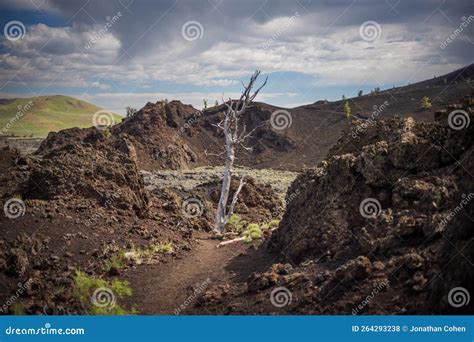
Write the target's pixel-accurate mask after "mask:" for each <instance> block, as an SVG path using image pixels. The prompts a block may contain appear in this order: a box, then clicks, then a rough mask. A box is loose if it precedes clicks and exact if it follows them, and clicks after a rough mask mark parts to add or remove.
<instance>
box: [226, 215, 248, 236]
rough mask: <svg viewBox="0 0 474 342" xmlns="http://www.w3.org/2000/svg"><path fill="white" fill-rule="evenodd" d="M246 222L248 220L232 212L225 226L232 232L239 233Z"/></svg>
mask: <svg viewBox="0 0 474 342" xmlns="http://www.w3.org/2000/svg"><path fill="white" fill-rule="evenodd" d="M247 223H248V222H247V221H246V220H242V218H241V217H240V216H239V215H238V214H232V215H231V216H230V218H229V222H227V228H228V230H230V231H232V232H235V233H241V232H242V231H243V230H244V227H245V226H246V225H247Z"/></svg>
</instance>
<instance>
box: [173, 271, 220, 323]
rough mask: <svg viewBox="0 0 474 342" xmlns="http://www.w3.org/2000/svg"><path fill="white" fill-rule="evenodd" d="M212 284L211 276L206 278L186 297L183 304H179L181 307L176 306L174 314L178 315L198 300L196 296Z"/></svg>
mask: <svg viewBox="0 0 474 342" xmlns="http://www.w3.org/2000/svg"><path fill="white" fill-rule="evenodd" d="M210 284H211V279H210V278H207V279H206V280H204V281H203V282H202V283H201V284H199V286H198V287H196V288H195V289H194V291H193V293H192V294H191V295H190V296H189V297H188V298H186V300H185V301H184V302H183V304H181V305H180V306H179V308H176V309H175V310H174V314H175V315H176V316H178V315H180V314H181V312H182V311H183V310H184V309H186V308H187V307H188V306H189V305H191V304H192V303H194V301H195V300H196V298H197V297H198V296H199V295H200V294H201V293H203V292H204V290H205V289H206V288H207V287H208V286H209V285H210Z"/></svg>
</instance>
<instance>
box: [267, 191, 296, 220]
mask: <svg viewBox="0 0 474 342" xmlns="http://www.w3.org/2000/svg"><path fill="white" fill-rule="evenodd" d="M299 194H300V190H299V189H296V190H295V191H294V192H292V193H290V194H288V195H287V196H286V198H285V205H284V206H283V205H281V206H279V207H277V208H276V209H275V211H273V213H272V219H274V218H277V217H278V216H280V214H281V213H282V212H285V208H286V207H288V204H290V202H292V201H293V200H294V199H295V198H296V197H298V195H299Z"/></svg>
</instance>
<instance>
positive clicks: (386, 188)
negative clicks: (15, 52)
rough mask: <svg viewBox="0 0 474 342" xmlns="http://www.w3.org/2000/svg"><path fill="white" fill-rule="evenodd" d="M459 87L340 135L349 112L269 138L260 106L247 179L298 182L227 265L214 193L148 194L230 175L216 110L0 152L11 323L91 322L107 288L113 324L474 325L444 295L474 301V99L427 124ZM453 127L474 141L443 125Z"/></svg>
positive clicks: (418, 88) (165, 108) (255, 205)
mask: <svg viewBox="0 0 474 342" xmlns="http://www.w3.org/2000/svg"><path fill="white" fill-rule="evenodd" d="M466 70H467V71H466ZM466 70H464V71H461V73H459V72H458V73H453V74H452V75H448V76H446V77H443V78H442V79H434V80H430V81H427V83H422V84H417V85H413V86H410V87H411V88H410V87H409V88H400V89H395V92H381V93H380V94H374V95H368V96H363V97H361V98H357V99H351V100H350V101H352V102H351V103H352V106H353V108H354V109H353V111H354V112H353V114H361V115H359V116H357V117H361V116H363V115H366V116H367V110H369V109H370V108H372V106H373V104H374V103H375V104H377V105H380V103H381V102H379V100H380V101H382V102H383V101H385V100H387V101H389V102H390V101H391V102H390V106H389V107H387V108H390V109H387V111H386V112H383V113H382V114H380V117H377V118H375V119H376V120H375V121H367V120H363V119H358V118H357V117H354V118H352V119H344V118H343V116H342V114H341V113H340V112H339V109H338V108H340V106H341V105H342V102H333V103H316V104H314V105H311V106H303V107H299V108H296V109H294V110H293V111H292V113H291V114H292V116H293V123H292V126H290V127H289V128H288V129H286V130H275V129H273V128H272V127H271V125H269V124H268V121H269V118H271V115H272V112H273V111H274V110H275V109H276V108H275V107H271V106H268V105H264V104H255V105H254V107H253V108H252V109H251V110H250V111H249V113H248V114H249V115H248V117H247V119H246V120H247V121H246V124H247V126H248V127H249V129H251V128H253V127H259V128H258V129H257V130H256V132H255V133H256V135H255V138H254V140H252V141H251V144H254V145H255V147H256V148H255V149H254V151H253V152H251V153H250V154H239V156H240V157H241V158H240V159H239V161H238V162H239V163H241V164H244V165H251V166H253V167H263V166H272V167H274V168H287V169H295V170H300V171H301V170H303V171H304V172H302V173H301V174H300V175H299V176H298V177H297V179H296V180H295V181H294V182H293V183H292V185H291V187H290V188H289V190H288V192H287V195H286V204H287V206H286V211H285V213H284V216H283V219H282V221H281V222H280V224H279V227H278V228H276V227H274V228H276V229H270V228H268V229H266V230H264V232H263V238H262V239H256V240H255V241H253V242H251V243H249V244H247V243H244V242H242V241H237V242H234V243H232V244H228V245H225V246H222V247H220V248H217V245H218V244H219V243H220V242H221V240H216V239H213V236H212V234H211V233H210V230H211V228H212V221H213V213H214V211H215V207H216V201H217V194H218V190H219V185H220V180H219V179H216V178H210V179H206V181H202V182H198V185H197V186H195V187H193V188H192V189H184V187H183V188H177V187H169V188H166V187H163V186H161V187H154V188H153V189H152V190H150V187H148V188H147V185H148V186H150V184H146V183H145V180H144V178H143V174H145V173H144V172H142V170H148V171H150V170H151V171H153V170H157V169H162V170H163V169H165V170H169V169H173V170H183V169H189V168H192V167H194V166H198V165H208V164H220V163H221V162H220V161H218V160H217V159H213V157H210V156H209V155H207V154H206V153H205V151H206V150H207V152H215V151H217V147H219V146H221V145H222V142H221V138H222V137H221V136H220V133H219V132H218V131H216V130H215V128H214V127H213V126H212V123H215V122H217V120H219V117H220V116H221V115H222V113H221V108H219V107H216V108H211V109H209V110H207V111H205V112H204V113H202V114H199V115H198V117H196V113H195V109H194V108H192V107H191V106H187V105H183V104H182V103H180V102H178V101H172V102H170V103H164V102H158V103H155V104H153V103H148V104H147V105H146V106H145V107H144V108H142V109H141V110H140V111H139V112H138V113H137V114H136V115H135V116H134V117H132V118H130V119H127V120H125V121H124V122H122V123H121V124H119V125H117V126H113V127H110V128H108V129H106V130H98V129H96V128H90V129H81V130H79V129H70V130H65V131H61V132H58V133H52V134H50V136H49V137H48V138H47V139H46V140H45V141H43V143H42V145H41V147H40V148H39V150H38V151H37V153H35V154H34V155H29V156H22V155H20V154H19V153H18V152H17V151H15V150H13V149H11V148H10V147H8V146H4V145H3V142H2V146H1V149H0V170H1V171H2V174H1V178H0V196H1V198H2V203H3V205H4V215H2V216H1V218H0V245H1V247H2V248H1V249H0V304H1V305H2V306H1V307H0V309H1V310H2V313H3V314H14V313H16V314H21V313H26V314H45V313H47V314H54V313H59V314H64V313H68V314H84V313H97V311H95V310H94V309H97V308H94V305H96V304H94V301H92V300H91V298H92V297H93V295H94V293H95V290H98V289H99V288H100V289H103V288H107V289H112V288H113V289H114V291H115V292H114V291H113V292H114V294H115V295H116V298H115V299H116V303H115V302H114V303H115V304H116V305H117V306H116V307H114V310H115V311H112V309H111V310H110V311H105V313H114V314H117V313H118V314H126V313H132V312H133V310H134V309H133V308H135V309H136V310H137V312H139V313H145V314H272V315H273V314H387V313H388V314H406V313H411V314H419V313H423V314H432V313H448V314H451V313H453V314H464V313H472V312H473V304H474V301H471V302H470V304H469V305H465V306H462V307H459V308H454V307H453V306H452V305H450V303H449V300H448V294H449V292H450V291H451V290H452V289H453V288H458V287H462V288H465V289H466V290H467V291H469V292H470V293H471V294H473V293H474V288H473V284H474V281H473V280H474V279H473V272H472V265H473V261H474V245H473V243H474V236H473V230H472V227H473V226H474V225H473V220H472V218H473V217H474V212H473V207H474V206H473V205H472V203H473V202H471V200H472V199H474V195H473V193H474V188H473V184H474V181H473V176H472V170H474V160H473V156H474V151H473V146H472V144H473V139H474V138H473V137H474V134H473V133H474V131H473V129H474V125H473V124H472V123H473V121H474V118H473V112H472V108H473V100H472V98H469V97H465V98H464V100H463V101H462V102H459V103H457V104H455V105H454V106H451V107H448V108H447V111H444V112H442V111H437V112H436V115H433V114H434V112H435V110H437V109H439V108H440V107H441V105H442V104H444V103H445V102H446V101H447V100H449V99H450V98H451V97H453V96H454V94H455V93H456V92H459V89H461V88H462V89H464V88H465V87H466V86H469V84H467V83H466V82H465V79H464V76H466V75H467V74H466V73H468V74H469V73H472V66H471V67H469V68H468V69H466ZM444 78H446V82H445V81H444ZM462 80H464V82H463V81H462ZM397 94H398V95H397ZM414 94H417V95H416V96H422V95H423V96H424V95H429V96H432V98H433V103H434V106H433V110H432V111H422V110H414V111H413V108H414V106H413V105H411V106H410V105H406V104H407V103H410V102H407V101H408V97H410V99H409V101H412V100H411V98H412V97H413V98H414V100H413V103H415V102H419V99H417V98H415V97H414ZM437 94H438V95H437ZM397 96H398V97H397ZM408 107H410V108H411V110H412V111H413V113H412V114H413V116H414V117H415V118H411V117H408V114H409V110H408ZM355 108H358V109H357V110H356V109H355ZM454 110H462V111H465V113H466V115H468V119H469V120H470V125H466V126H465V127H464V128H462V129H459V130H458V129H454V128H453V127H452V126H450V125H449V124H448V122H449V119H448V115H450V113H452V112H453V111H454ZM396 113H398V114H400V115H401V116H400V117H392V116H393V115H394V114H396ZM369 114H370V113H369ZM433 117H434V118H435V120H433V119H432V118H433ZM190 118H195V119H197V121H193V122H191V121H190ZM419 119H421V120H419ZM341 132H342V133H341ZM340 133H341V134H340ZM241 152H242V151H239V153H241ZM323 158H325V160H323V161H321V160H322V159H323ZM317 163H318V164H317ZM305 164H307V166H312V167H313V168H310V169H308V168H306V167H305ZM316 165H317V167H315V166H316ZM262 171H265V170H262ZM200 172H202V170H200ZM267 172H272V171H271V170H269V171H267ZM151 174H152V173H151V172H149V173H148V175H149V176H150V175H151ZM183 177H185V178H186V177H192V176H190V175H189V174H187V173H184V172H183ZM246 177H247V178H246V183H247V184H246V186H245V188H244V189H243V191H242V197H241V199H240V202H239V204H238V206H237V210H238V214H239V215H241V216H242V218H243V219H245V220H247V221H248V222H251V223H258V224H260V225H262V224H264V223H269V221H270V220H271V219H273V218H275V217H274V216H275V215H273V213H275V212H276V213H277V214H278V215H280V213H281V212H282V211H283V210H282V208H283V206H282V203H281V199H280V198H279V196H278V194H277V193H276V192H275V187H272V186H271V185H269V184H268V183H267V182H265V180H264V179H257V180H255V179H253V178H252V177H250V178H249V175H248V174H247V175H246ZM151 178H152V177H151V176H150V179H151ZM273 181H275V179H274V178H273ZM277 181H278V180H277ZM164 183H166V182H164ZM282 183H283V180H282ZM236 188H237V180H236V179H234V181H233V184H232V190H235V189H236ZM188 200H192V201H193V202H191V203H194V204H193V208H194V209H192V210H191V211H188V210H187V209H186V208H187V206H185V203H186V202H187V201H188ZM366 200H370V201H369V202H367V201H366ZM196 203H197V204H196ZM366 203H369V205H368V206H366ZM461 203H462V206H461ZM363 204H364V205H363ZM196 205H197V207H196ZM460 206H461V209H459V207H460ZM196 210H197V211H196ZM196 212H197V213H198V214H197V215H195V214H196ZM453 213H454V214H453ZM278 215H277V216H278ZM277 224H278V223H277ZM277 224H276V225H277ZM239 234H241V232H240V233H236V232H234V233H233V235H232V234H228V235H226V236H225V238H233V237H237V236H239ZM79 271H80V272H79ZM81 272H82V273H81ZM78 274H79V275H82V278H81V277H79V276H78ZM81 279H82V280H81ZM119 281H122V282H123V281H128V282H129V283H128V285H127V283H121V282H119ZM25 284H27V286H26V285H25ZM130 289H131V290H132V291H133V292H132V293H130V292H129V290H130ZM368 298H369V299H368ZM118 309H120V310H118ZM117 310H118V311H117ZM99 312H100V313H104V312H103V311H99Z"/></svg>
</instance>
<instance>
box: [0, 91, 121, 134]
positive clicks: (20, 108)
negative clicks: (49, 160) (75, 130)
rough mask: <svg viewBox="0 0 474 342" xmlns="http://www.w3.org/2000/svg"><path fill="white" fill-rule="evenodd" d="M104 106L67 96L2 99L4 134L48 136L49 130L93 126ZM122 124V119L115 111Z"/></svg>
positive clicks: (0, 127) (0, 131) (0, 124)
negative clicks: (94, 116)
mask: <svg viewBox="0 0 474 342" xmlns="http://www.w3.org/2000/svg"><path fill="white" fill-rule="evenodd" d="M100 110H101V108H99V107H97V106H94V105H93V104H90V103H88V102H85V101H81V100H78V99H76V98H73V97H69V96H63V95H53V96H38V97H30V98H16V99H0V135H7V136H12V135H13V136H16V137H35V138H44V137H46V136H47V135H48V133H49V132H53V131H54V132H57V131H59V130H62V129H66V128H71V127H79V128H84V127H90V126H93V122H92V117H93V115H94V113H96V112H97V111H100ZM113 116H114V120H115V122H116V123H119V122H120V121H121V120H122V118H121V117H120V116H119V115H117V114H114V113H113Z"/></svg>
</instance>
